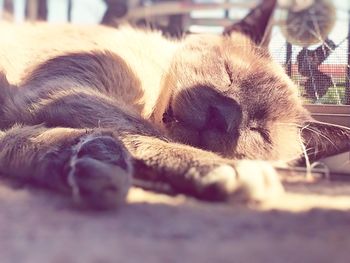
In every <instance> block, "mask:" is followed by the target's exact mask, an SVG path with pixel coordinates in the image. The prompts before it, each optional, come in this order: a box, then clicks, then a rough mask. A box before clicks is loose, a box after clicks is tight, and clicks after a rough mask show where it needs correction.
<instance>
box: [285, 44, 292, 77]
mask: <svg viewBox="0 0 350 263" xmlns="http://www.w3.org/2000/svg"><path fill="white" fill-rule="evenodd" d="M292 52H293V48H292V44H290V43H289V42H287V45H286V71H287V74H288V76H289V77H292Z"/></svg>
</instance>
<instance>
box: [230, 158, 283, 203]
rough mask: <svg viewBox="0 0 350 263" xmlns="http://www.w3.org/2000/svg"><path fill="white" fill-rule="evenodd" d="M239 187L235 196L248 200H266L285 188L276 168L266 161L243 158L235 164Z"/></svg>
mask: <svg viewBox="0 0 350 263" xmlns="http://www.w3.org/2000/svg"><path fill="white" fill-rule="evenodd" d="M234 168H235V170H236V176H237V189H236V190H235V193H234V195H233V197H236V198H238V199H243V200H246V201H264V200H267V199H271V198H274V197H278V196H279V195H281V194H282V193H283V192H284V190H283V186H282V184H281V181H280V179H279V177H278V174H277V172H276V170H275V169H274V168H273V166H272V165H271V164H270V163H268V162H265V161H251V160H241V161H237V162H236V163H235V165H234Z"/></svg>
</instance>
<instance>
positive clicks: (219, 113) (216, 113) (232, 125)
mask: <svg viewBox="0 0 350 263" xmlns="http://www.w3.org/2000/svg"><path fill="white" fill-rule="evenodd" d="M241 121H242V110H241V107H240V106H239V104H238V103H237V102H236V101H235V100H233V99H231V98H228V97H223V96H220V97H218V98H215V100H213V101H211V103H210V105H209V106H208V110H207V117H206V125H205V127H206V128H207V129H216V130H219V131H221V132H225V133H229V132H230V131H233V130H236V129H237V128H238V126H239V125H240V123H241Z"/></svg>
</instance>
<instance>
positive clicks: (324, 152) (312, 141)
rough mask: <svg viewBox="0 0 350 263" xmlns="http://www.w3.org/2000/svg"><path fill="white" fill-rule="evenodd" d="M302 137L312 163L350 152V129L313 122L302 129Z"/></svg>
mask: <svg viewBox="0 0 350 263" xmlns="http://www.w3.org/2000/svg"><path fill="white" fill-rule="evenodd" d="M302 137H303V141H304V144H305V148H306V150H307V155H308V157H309V159H310V160H311V161H315V160H319V159H321V158H325V157H328V156H331V155H335V154H338V153H343V152H346V151H350V128H347V127H343V126H338V125H333V124H328V123H323V122H318V121H311V122H308V123H306V124H305V126H304V128H302Z"/></svg>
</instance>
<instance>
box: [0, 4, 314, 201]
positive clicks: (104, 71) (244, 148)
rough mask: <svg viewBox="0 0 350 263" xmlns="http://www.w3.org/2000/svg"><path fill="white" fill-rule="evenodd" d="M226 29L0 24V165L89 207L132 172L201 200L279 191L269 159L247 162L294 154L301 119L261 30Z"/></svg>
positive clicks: (117, 196) (117, 190)
mask: <svg viewBox="0 0 350 263" xmlns="http://www.w3.org/2000/svg"><path fill="white" fill-rule="evenodd" d="M270 2H274V1H270ZM270 8H271V6H270ZM258 14H260V16H262V22H261V21H260V22H259V21H258V22H259V23H258V24H259V27H263V30H265V27H266V26H267V19H266V17H265V16H264V15H263V13H258ZM253 15H254V13H253ZM255 15H256V14H255ZM267 16H269V12H268V14H267ZM248 18H249V19H250V18H251V17H249V16H248ZM249 19H248V20H249ZM248 22H249V21H248ZM249 23H250V22H249ZM249 23H248V24H249ZM237 28H238V27H237ZM237 28H233V29H232V32H230V35H227V36H209V35H199V36H189V37H186V38H184V39H182V40H178V41H175V40H168V39H166V38H164V37H163V36H161V35H160V34H159V33H158V32H151V31H143V30H137V29H133V28H131V27H128V26H126V27H122V28H120V29H117V30H115V29H110V28H106V27H101V26H95V27H83V26H71V25H70V26H52V25H46V24H38V25H35V26H32V25H21V26H13V25H2V26H1V30H0V33H1V35H2V38H1V41H0V50H1V51H0V52H1V54H0V65H1V67H2V69H3V71H4V72H5V73H6V77H7V78H6V77H5V75H4V76H2V79H1V83H0V84H1V85H0V91H1V94H0V101H1V103H2V106H1V108H0V116H1V120H0V128H1V129H2V130H3V132H1V134H0V146H1V152H0V172H2V173H3V174H6V175H10V176H15V177H19V178H22V179H25V180H29V181H32V182H34V183H36V184H39V185H43V186H45V187H50V188H53V189H56V190H60V191H62V192H70V191H72V192H73V194H74V196H75V197H76V198H78V199H79V200H81V201H83V202H84V203H87V204H88V205H91V206H94V207H111V206H112V207H114V206H116V205H118V204H119V203H120V202H121V201H122V200H123V199H124V197H125V195H126V193H127V190H128V187H129V186H130V180H131V176H132V175H134V176H135V177H137V178H141V179H143V180H150V181H160V182H164V183H167V184H169V185H170V186H171V187H172V188H173V189H174V190H175V191H177V192H183V193H186V194H190V195H193V196H196V197H199V198H203V199H208V200H227V199H230V198H231V197H232V196H236V194H237V193H239V192H240V193H241V192H244V197H245V198H246V199H259V200H260V199H264V198H266V197H267V196H271V195H275V194H276V193H280V192H281V191H282V187H281V184H280V182H279V180H278V178H277V175H276V172H275V170H274V169H273V168H272V166H271V165H270V164H269V163H268V162H264V161H258V160H250V161H249V160H247V159H259V160H268V161H269V160H270V161H271V160H274V161H275V160H276V161H285V162H287V161H290V160H291V159H295V158H298V157H300V155H301V142H300V143H298V140H300V131H299V128H300V126H302V125H303V124H304V123H305V122H307V121H310V120H311V117H310V116H309V114H308V113H307V112H306V111H305V110H304V108H303V107H302V105H301V101H300V100H299V98H298V96H297V89H296V87H295V86H294V84H293V83H292V82H291V81H290V80H289V78H288V77H287V76H286V75H285V73H284V71H283V69H282V68H281V67H280V66H279V65H277V64H276V63H275V62H273V61H272V59H271V58H270V57H269V55H268V54H267V51H266V49H265V48H262V47H259V46H257V44H259V42H260V41H261V40H262V39H261V37H262V34H261V37H260V38H257V37H256V36H257V35H255V38H251V39H250V38H249V37H248V35H246V32H245V31H244V30H243V31H242V32H243V34H242V32H240V30H237ZM186 144H187V145H186ZM199 148H202V149H199Z"/></svg>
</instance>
